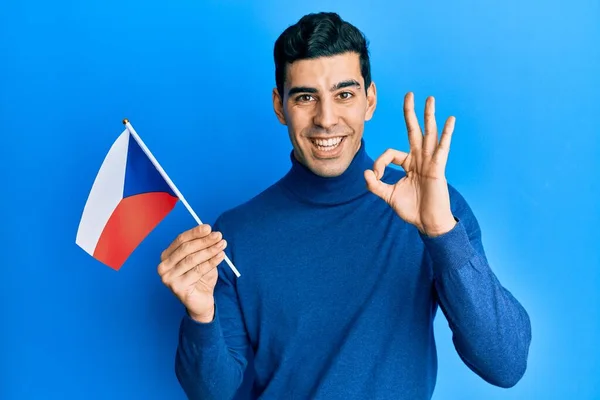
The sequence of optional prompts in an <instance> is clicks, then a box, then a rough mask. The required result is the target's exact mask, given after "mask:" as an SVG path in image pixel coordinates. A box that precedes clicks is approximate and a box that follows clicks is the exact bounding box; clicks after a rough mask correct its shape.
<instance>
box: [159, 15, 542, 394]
mask: <svg viewBox="0 0 600 400" xmlns="http://www.w3.org/2000/svg"><path fill="white" fill-rule="evenodd" d="M274 58H275V68H276V71H275V75H276V84H277V87H276V88H275V89H274V90H273V106H274V110H275V114H276V115H277V118H278V119H279V121H281V123H282V124H284V125H286V126H287V129H288V132H289V137H290V140H291V142H292V144H293V152H292V155H291V157H290V160H291V164H292V165H291V168H290V170H289V172H288V173H287V174H286V175H285V176H283V177H282V179H281V180H279V181H278V182H276V183H275V184H273V185H272V186H271V187H269V188H268V189H266V190H265V191H264V192H262V193H260V194H259V195H257V196H256V197H255V198H253V199H251V200H250V201H248V202H246V203H244V204H242V205H240V206H239V207H236V208H234V209H232V210H229V211H227V212H225V213H224V214H222V215H221V216H220V217H219V218H218V219H217V221H216V223H215V225H214V227H213V228H212V229H211V227H209V226H207V225H203V226H199V227H196V228H194V229H191V230H189V231H186V232H184V233H182V234H181V235H179V237H178V238H177V239H176V240H175V241H174V242H173V243H172V244H171V245H170V246H169V247H168V248H167V249H166V250H165V251H164V252H163V253H162V255H161V263H160V264H159V266H158V272H159V274H160V276H161V277H162V280H163V282H164V283H165V285H167V286H168V287H169V288H170V289H171V290H172V291H173V293H174V294H175V295H176V296H177V297H178V298H179V299H180V300H181V301H182V303H183V304H184V305H185V307H186V310H187V313H186V315H185V316H184V318H183V320H182V323H181V327H180V338H179V344H178V347H177V354H176V367H175V369H176V374H177V377H178V379H179V382H180V383H181V386H182V388H183V389H184V391H185V393H186V394H187V395H188V397H189V398H195V399H196V398H197V399H230V398H232V397H233V396H234V395H235V393H236V391H237V390H238V388H239V387H240V385H241V384H242V381H243V378H244V376H245V373H246V371H247V368H248V371H251V372H252V376H253V378H254V379H253V384H252V397H253V398H257V397H260V398H264V399H399V398H402V399H429V398H430V397H431V395H432V393H433V390H434V385H435V381H436V370H437V360H436V348H435V343H434V333H433V320H434V317H435V314H436V310H437V307H438V305H439V306H440V307H441V309H442V310H443V312H444V314H445V315H446V317H447V319H448V322H449V324H450V328H451V329H452V332H453V342H454V345H455V347H456V350H457V352H458V354H459V355H460V357H461V358H462V360H463V361H464V362H465V364H466V365H467V366H468V367H469V368H471V369H472V370H473V371H474V372H475V373H477V374H478V375H479V376H481V377H482V378H483V379H485V380H486V381H488V382H489V383H491V384H493V385H497V386H500V387H505V388H508V387H511V386H513V385H515V384H516V383H517V382H518V381H519V380H520V378H521V377H522V375H523V374H524V372H525V369H526V364H527V356H528V349H529V344H530V340H531V328H530V321H529V317H528V315H527V313H526V311H525V310H524V309H523V307H522V306H521V305H520V304H519V303H518V301H517V300H516V299H515V298H514V297H513V296H512V295H511V293H510V292H508V291H507V290H506V289H504V288H503V287H502V286H501V284H500V283H499V281H498V280H497V278H496V277H495V275H494V274H493V272H492V270H491V269H490V266H489V265H488V262H487V260H486V256H485V253H484V249H483V246H482V241H481V232H480V230H479V226H478V223H477V220H476V218H475V216H474V215H473V214H472V212H471V209H470V208H469V206H468V204H467V203H466V201H465V200H464V199H463V197H462V196H461V195H460V194H459V193H458V192H457V190H455V189H454V188H453V187H452V186H450V185H449V184H448V183H447V181H446V179H445V176H444V170H445V165H446V160H447V158H448V151H449V147H450V138H451V135H452V132H453V129H454V118H450V119H448V121H447V122H446V124H445V126H444V127H443V131H442V134H441V138H440V139H439V140H438V128H437V126H436V121H435V117H434V108H435V104H434V99H433V98H428V99H427V102H426V110H425V126H424V128H425V129H424V132H422V131H421V129H420V127H419V124H418V121H417V118H416V116H415V113H414V98H413V94H412V93H409V94H408V95H407V96H406V97H405V106H404V114H405V120H406V124H407V128H408V137H409V143H410V151H409V152H408V153H404V152H401V151H397V150H388V151H386V152H385V153H384V154H383V155H381V156H380V157H379V158H378V159H377V160H376V161H373V160H372V159H371V158H370V157H369V156H368V155H367V152H366V147H365V141H364V139H363V129H364V123H365V121H368V120H369V119H370V118H371V117H372V115H373V112H374V111H375V106H376V99H377V95H376V88H375V84H374V83H373V82H372V81H371V76H370V66H369V56H368V51H367V45H366V40H365V38H364V36H363V35H362V34H361V32H360V31H358V30H357V29H356V28H355V27H354V26H352V25H350V24H349V23H347V22H344V21H342V20H341V19H340V17H339V16H338V15H336V14H332V13H320V14H311V15H307V16H305V17H303V18H302V19H300V21H298V23H296V24H295V25H293V26H291V27H289V28H288V29H286V30H285V31H284V32H283V33H282V35H281V36H280V37H279V38H278V39H277V41H276V43H275V50H274ZM390 163H394V164H397V165H400V166H402V168H403V169H404V170H405V172H401V171H400V170H398V169H393V168H389V167H388V165H389V164H390ZM224 238H227V242H226V241H225V239H224ZM225 251H227V254H228V256H229V257H230V258H231V259H232V261H233V263H234V264H235V265H236V267H237V269H238V270H239V271H240V272H241V277H240V278H236V277H235V276H234V275H233V274H232V273H231V271H230V270H229V269H228V268H227V267H224V268H219V269H217V268H216V267H217V266H218V265H220V263H221V262H222V261H223V259H224V253H225ZM217 271H218V272H217ZM250 361H251V362H250Z"/></svg>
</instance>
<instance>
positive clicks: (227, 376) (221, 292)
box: [175, 221, 250, 400]
mask: <svg viewBox="0 0 600 400" xmlns="http://www.w3.org/2000/svg"><path fill="white" fill-rule="evenodd" d="M213 229H214V230H217V231H218V230H220V226H219V221H217V222H216V223H215V226H214V228H213ZM223 236H224V237H226V236H227V234H226V233H225V232H223ZM230 248H231V247H230V246H228V249H227V250H226V252H227V253H228V254H227V255H228V257H230V259H231V254H229V252H230V250H229V249H230ZM218 268H219V278H218V281H217V284H216V286H215V291H214V297H215V316H214V319H213V321H212V322H210V323H200V322H197V321H195V320H193V319H192V318H190V317H189V315H187V314H185V315H184V316H183V318H182V321H181V324H180V328H179V342H178V346H177V351H176V355H175V374H176V376H177V379H178V381H179V383H180V385H181V387H182V389H183V391H184V392H185V393H186V395H187V397H188V398H189V399H203V400H209V399H210V400H212V399H214V400H222V399H232V398H233V397H234V396H235V394H236V391H237V390H238V388H239V387H240V385H241V384H242V381H243V378H244V371H245V369H246V366H247V364H248V359H247V356H248V352H249V349H250V346H249V342H248V338H247V335H246V331H245V328H244V323H243V319H242V313H241V310H240V307H239V304H238V299H237V293H236V283H235V280H236V279H238V278H236V277H235V276H234V275H233V273H232V272H231V270H230V269H229V266H228V265H227V264H226V263H225V262H222V263H221V265H219V267H218Z"/></svg>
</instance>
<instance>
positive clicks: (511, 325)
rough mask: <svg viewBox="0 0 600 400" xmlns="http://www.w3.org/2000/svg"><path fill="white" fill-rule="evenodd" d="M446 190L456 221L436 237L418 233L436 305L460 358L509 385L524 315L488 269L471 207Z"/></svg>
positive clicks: (514, 377)
mask: <svg viewBox="0 0 600 400" xmlns="http://www.w3.org/2000/svg"><path fill="white" fill-rule="evenodd" d="M449 190H450V198H451V200H452V201H451V204H452V213H453V215H454V217H455V219H456V220H457V221H458V222H457V224H456V225H455V227H454V228H453V229H452V230H451V231H449V232H447V233H445V234H443V235H440V236H437V237H428V236H426V235H424V234H421V237H422V239H423V241H424V243H425V246H426V249H427V251H428V254H429V256H430V259H429V262H431V267H432V270H433V276H434V285H435V290H436V293H437V296H438V300H439V304H440V308H441V309H442V311H443V312H444V315H445V316H446V318H447V320H448V323H449V326H450V329H451V330H452V333H453V342H454V346H455V348H456V350H457V352H458V354H459V355H460V357H461V359H462V360H463V362H464V363H465V364H466V365H467V366H468V367H469V368H470V369H471V370H473V371H474V372H475V373H477V374H478V375H479V376H481V377H482V378H483V379H485V380H486V381H487V382H489V383H491V384H493V385H496V386H499V387H503V388H509V387H512V386H514V385H515V384H516V383H517V382H518V381H519V380H520V379H521V377H522V376H523V374H524V373H525V370H526V368H527V357H528V353H529V345H530V342H531V323H530V320H529V316H528V315H527V312H526V311H525V309H524V308H523V306H522V305H521V304H520V303H519V302H518V301H517V300H516V299H515V298H514V297H513V295H512V294H511V293H510V292H509V291H508V290H507V289H505V288H504V287H503V286H502V285H501V284H500V282H499V281H498V279H497V277H496V276H495V275H494V273H493V272H492V270H491V268H490V265H489V264H488V261H487V258H486V255H485V252H484V248H483V244H482V240H481V231H480V228H479V224H478V221H477V219H476V218H475V216H474V215H473V212H472V210H471V208H470V207H469V205H468V204H467V202H466V201H465V199H464V198H463V197H462V196H461V195H460V193H458V191H456V189H454V188H452V187H450V186H449Z"/></svg>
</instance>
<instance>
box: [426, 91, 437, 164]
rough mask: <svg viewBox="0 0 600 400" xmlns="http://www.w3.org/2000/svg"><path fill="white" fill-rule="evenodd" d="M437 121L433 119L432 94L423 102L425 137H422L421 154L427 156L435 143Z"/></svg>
mask: <svg viewBox="0 0 600 400" xmlns="http://www.w3.org/2000/svg"><path fill="white" fill-rule="evenodd" d="M437 137H438V131H437V123H436V121H435V99H434V98H433V96H430V97H428V98H427V101H426V102H425V138H424V139H423V156H424V157H425V158H429V157H431V156H432V155H433V153H434V152H435V148H436V145H437Z"/></svg>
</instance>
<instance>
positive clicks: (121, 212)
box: [94, 192, 179, 271]
mask: <svg viewBox="0 0 600 400" xmlns="http://www.w3.org/2000/svg"><path fill="white" fill-rule="evenodd" d="M178 200H179V199H178V198H177V197H173V196H172V195H170V194H168V193H164V192H156V193H144V194H138V195H135V196H130V197H126V198H124V199H123V200H121V202H120V203H119V205H118V206H117V208H115V210H114V211H113V213H112V215H111V216H110V218H109V220H108V223H107V224H106V226H105V227H104V230H103V231H102V235H100V239H99V240H98V244H97V245H96V249H95V250H94V258H95V259H97V260H98V261H100V262H102V263H104V264H106V265H108V266H109V267H111V268H113V269H115V270H117V271H118V270H119V269H120V268H121V266H122V265H123V263H125V260H127V258H128V257H129V255H131V253H132V252H133V250H135V248H136V247H137V246H138V245H139V244H140V243H141V242H142V240H144V238H145V237H146V236H148V234H149V233H150V232H151V231H152V230H153V229H154V228H155V227H156V225H158V223H159V222H160V221H162V219H163V218H165V217H166V216H167V214H169V212H171V210H173V208H174V207H175V204H176V203H177V201H178Z"/></svg>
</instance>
